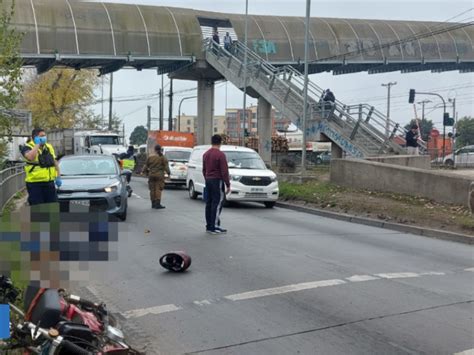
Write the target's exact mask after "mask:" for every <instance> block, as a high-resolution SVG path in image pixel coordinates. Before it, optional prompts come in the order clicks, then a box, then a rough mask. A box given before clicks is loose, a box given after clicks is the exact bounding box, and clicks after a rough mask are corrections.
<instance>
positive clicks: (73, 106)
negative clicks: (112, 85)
mask: <svg viewBox="0 0 474 355" xmlns="http://www.w3.org/2000/svg"><path fill="white" fill-rule="evenodd" d="M98 82H99V81H98V78H97V72H96V71H95V70H81V71H77V70H74V69H52V70H50V71H48V72H46V73H44V74H41V75H36V73H29V75H28V76H26V78H25V81H24V90H23V92H22V96H21V101H20V105H21V106H22V107H23V108H26V109H28V110H30V111H31V112H32V115H33V125H34V126H37V127H42V128H44V129H46V130H48V129H53V128H59V129H62V128H73V127H77V126H81V125H83V124H84V122H88V121H90V120H92V119H93V116H94V115H93V112H92V110H91V109H90V108H89V105H90V103H91V102H92V101H93V99H94V89H95V87H96V86H97V85H98Z"/></svg>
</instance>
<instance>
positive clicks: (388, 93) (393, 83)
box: [382, 81, 397, 137]
mask: <svg viewBox="0 0 474 355" xmlns="http://www.w3.org/2000/svg"><path fill="white" fill-rule="evenodd" d="M394 85H397V82H396V81H394V82H388V83H387V84H382V86H383V87H386V88H387V91H388V92H387V122H386V134H387V137H388V136H389V135H390V92H391V90H392V86H394Z"/></svg>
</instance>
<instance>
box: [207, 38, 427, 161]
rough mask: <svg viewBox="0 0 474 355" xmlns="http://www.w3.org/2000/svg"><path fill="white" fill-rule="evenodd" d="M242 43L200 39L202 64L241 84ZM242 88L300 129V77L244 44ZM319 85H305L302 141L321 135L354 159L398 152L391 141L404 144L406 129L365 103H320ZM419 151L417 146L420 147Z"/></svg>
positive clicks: (401, 149)
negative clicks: (223, 43)
mask: <svg viewBox="0 0 474 355" xmlns="http://www.w3.org/2000/svg"><path fill="white" fill-rule="evenodd" d="M245 50H246V48H245V46H244V45H243V44H242V43H240V42H234V43H233V46H232V49H231V50H230V51H227V50H225V49H224V48H223V47H221V46H219V45H218V44H217V43H215V42H214V41H212V40H211V39H207V40H205V41H204V51H205V54H206V60H207V61H208V63H209V64H210V65H211V66H212V67H213V68H214V69H216V70H217V71H218V72H219V73H220V74H221V75H223V76H224V77H225V78H226V79H227V80H228V81H230V82H232V83H233V84H234V85H236V86H237V87H239V88H241V89H242V88H243V87H244V55H245ZM246 84H247V88H248V90H249V89H250V90H253V91H255V92H256V93H258V94H259V95H260V96H262V97H264V98H265V99H266V100H267V101H268V102H269V103H270V104H272V105H273V106H274V107H275V108H276V109H278V110H279V111H281V112H282V114H283V115H284V116H285V117H288V118H289V119H291V120H292V122H293V123H294V124H295V125H296V126H297V127H299V128H300V129H302V115H303V105H304V98H303V88H304V76H303V75H302V74H301V73H300V72H299V71H297V70H296V69H294V68H293V67H291V66H284V67H280V68H277V67H275V66H273V65H271V64H270V63H268V62H267V61H265V60H264V59H263V58H261V57H260V56H259V55H258V54H257V53H255V52H254V51H252V50H251V49H249V48H247V82H246ZM323 91H324V90H323V89H321V88H320V87H318V86H317V85H316V84H314V83H313V82H311V81H309V84H308V105H309V107H308V118H307V120H306V122H307V124H306V135H307V137H308V140H318V139H319V134H321V133H322V134H324V135H325V136H327V137H328V138H329V139H330V140H331V141H332V142H334V143H335V144H337V145H338V146H340V147H341V148H342V150H344V151H345V152H346V153H348V154H350V155H351V156H354V157H358V158H365V157H370V156H377V155H387V154H403V153H404V151H405V149H404V148H403V147H402V146H400V145H399V144H397V143H396V142H395V137H397V140H398V141H399V142H404V140H405V134H406V131H405V129H404V128H403V127H400V126H399V124H397V123H395V122H393V121H391V120H389V119H387V117H385V116H384V115H383V114H382V113H381V112H379V111H377V110H376V109H375V108H374V107H372V106H369V105H367V104H361V105H355V106H347V105H344V104H343V103H341V102H339V101H336V102H335V103H334V104H333V103H329V102H321V96H322V94H323ZM421 148H422V149H423V146H422V147H421Z"/></svg>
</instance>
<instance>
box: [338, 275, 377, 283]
mask: <svg viewBox="0 0 474 355" xmlns="http://www.w3.org/2000/svg"><path fill="white" fill-rule="evenodd" d="M346 280H347V281H350V282H362V281H372V280H380V277H375V276H372V275H353V276H351V277H347V278H346Z"/></svg>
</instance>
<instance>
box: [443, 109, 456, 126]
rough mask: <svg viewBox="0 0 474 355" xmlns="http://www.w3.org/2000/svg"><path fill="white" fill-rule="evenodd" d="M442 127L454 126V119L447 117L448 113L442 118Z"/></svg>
mask: <svg viewBox="0 0 474 355" xmlns="http://www.w3.org/2000/svg"><path fill="white" fill-rule="evenodd" d="M443 126H454V118H452V117H449V113H447V112H445V113H444V116H443Z"/></svg>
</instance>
